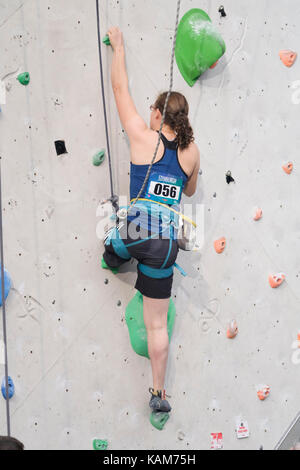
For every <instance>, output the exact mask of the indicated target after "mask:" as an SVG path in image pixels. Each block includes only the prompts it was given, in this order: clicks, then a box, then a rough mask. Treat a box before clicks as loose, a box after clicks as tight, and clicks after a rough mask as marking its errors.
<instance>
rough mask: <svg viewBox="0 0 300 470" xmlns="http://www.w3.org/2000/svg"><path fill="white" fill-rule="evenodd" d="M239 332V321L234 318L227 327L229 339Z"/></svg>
mask: <svg viewBox="0 0 300 470" xmlns="http://www.w3.org/2000/svg"><path fill="white" fill-rule="evenodd" d="M238 332H239V329H238V326H237V322H236V321H235V320H232V321H231V322H230V324H229V326H228V328H227V338H229V339H233V338H235V337H236V335H237V334H238Z"/></svg>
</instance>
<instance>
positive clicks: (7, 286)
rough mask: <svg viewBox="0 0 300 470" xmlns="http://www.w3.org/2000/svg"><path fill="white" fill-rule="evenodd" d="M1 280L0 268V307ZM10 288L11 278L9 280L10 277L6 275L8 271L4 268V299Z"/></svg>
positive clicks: (0, 296)
mask: <svg viewBox="0 0 300 470" xmlns="http://www.w3.org/2000/svg"><path fill="white" fill-rule="evenodd" d="M0 267H1V266H0ZM1 282H2V278H1V269H0V307H2V288H1ZM10 288H11V280H10V277H9V275H8V272H7V271H5V269H4V297H5V299H6V298H7V296H8V294H9V291H10Z"/></svg>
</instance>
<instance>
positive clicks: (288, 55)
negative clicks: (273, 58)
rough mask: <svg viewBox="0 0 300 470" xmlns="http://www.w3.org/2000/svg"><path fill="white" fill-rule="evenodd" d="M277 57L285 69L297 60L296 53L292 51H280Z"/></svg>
mask: <svg viewBox="0 0 300 470" xmlns="http://www.w3.org/2000/svg"><path fill="white" fill-rule="evenodd" d="M279 57H280V59H281V60H282V62H283V63H284V65H286V66H287V67H291V66H292V65H294V63H295V60H296V59H297V52H294V51H288V50H287V51H280V52H279Z"/></svg>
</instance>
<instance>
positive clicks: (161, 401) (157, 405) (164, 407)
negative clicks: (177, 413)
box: [149, 388, 172, 413]
mask: <svg viewBox="0 0 300 470" xmlns="http://www.w3.org/2000/svg"><path fill="white" fill-rule="evenodd" d="M149 392H150V393H151V398H150V402H149V406H150V408H152V410H153V411H163V412H165V413H169V412H170V411H171V409H172V408H171V406H170V403H169V402H168V401H167V400H166V392H165V390H159V391H158V392H157V395H155V394H154V389H153V388H149Z"/></svg>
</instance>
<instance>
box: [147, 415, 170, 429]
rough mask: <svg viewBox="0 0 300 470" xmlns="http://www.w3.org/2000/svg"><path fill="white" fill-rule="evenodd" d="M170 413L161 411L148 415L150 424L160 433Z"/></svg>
mask: <svg viewBox="0 0 300 470" xmlns="http://www.w3.org/2000/svg"><path fill="white" fill-rule="evenodd" d="M169 415H170V413H165V412H163V411H152V413H151V414H150V423H151V424H152V426H154V427H155V428H156V429H158V430H159V431H162V429H163V428H164V425H165V424H166V422H167V421H168V419H169V417H170V416H169Z"/></svg>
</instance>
